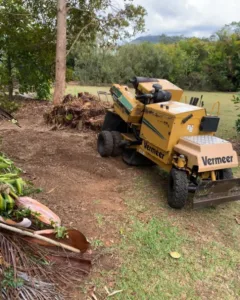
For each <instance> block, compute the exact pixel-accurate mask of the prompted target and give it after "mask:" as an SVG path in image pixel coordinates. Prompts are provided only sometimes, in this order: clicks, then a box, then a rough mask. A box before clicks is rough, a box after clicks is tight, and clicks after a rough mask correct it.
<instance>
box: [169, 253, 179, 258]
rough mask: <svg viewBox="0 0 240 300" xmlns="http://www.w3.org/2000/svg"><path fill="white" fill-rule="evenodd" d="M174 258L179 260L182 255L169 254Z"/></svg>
mask: <svg viewBox="0 0 240 300" xmlns="http://www.w3.org/2000/svg"><path fill="white" fill-rule="evenodd" d="M169 254H170V256H171V257H172V258H175V259H178V258H180V257H181V254H180V253H178V252H170V253H169Z"/></svg>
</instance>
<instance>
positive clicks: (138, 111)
mask: <svg viewBox="0 0 240 300" xmlns="http://www.w3.org/2000/svg"><path fill="white" fill-rule="evenodd" d="M131 83H132V84H133V87H134V88H135V95H133V94H132V93H131V92H130V90H129V88H128V87H127V86H121V85H118V84H114V85H113V86H112V87H111V90H110V92H111V95H112V97H113V103H114V105H113V109H111V110H109V111H108V112H107V114H106V116H105V120H104V123H103V126H102V131H101V132H100V134H99V135H98V143H97V145H98V152H99V154H100V155H101V156H102V157H108V156H118V155H122V157H123V160H124V161H125V162H126V163H127V164H129V165H151V164H152V165H158V166H159V167H160V168H162V169H164V170H165V171H167V172H169V184H168V204H169V205H170V206H171V207H173V208H178V209H180V208H183V207H184V205H185V203H186V201H187V198H188V192H194V193H195V195H194V198H193V207H201V206H209V205H215V204H219V203H223V202H228V201H235V200H240V179H233V173H232V168H234V167H237V166H238V157H237V154H236V152H235V151H234V150H233V147H232V144H231V143H230V142H228V141H226V140H223V139H221V138H218V137H216V136H215V133H216V131H217V128H218V124H219V120H220V119H219V117H218V116H213V115H209V114H207V112H206V109H205V108H204V107H203V106H202V103H201V104H200V105H198V103H197V101H195V100H198V99H192V101H191V102H190V104H185V103H182V102H180V100H181V97H182V94H183V91H182V90H181V89H180V88H178V87H177V86H175V85H174V84H172V83H171V82H169V81H167V80H163V79H155V78H143V77H135V78H134V79H133V80H131Z"/></svg>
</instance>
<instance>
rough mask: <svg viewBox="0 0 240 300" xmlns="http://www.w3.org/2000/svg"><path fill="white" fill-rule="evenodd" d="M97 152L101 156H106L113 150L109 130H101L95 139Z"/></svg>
mask: <svg viewBox="0 0 240 300" xmlns="http://www.w3.org/2000/svg"><path fill="white" fill-rule="evenodd" d="M97 149H98V153H99V154H100V155H101V156H102V157H108V156H110V155H111V154H112V152H113V137H112V134H111V132H110V131H102V132H100V133H99V135H98V140H97Z"/></svg>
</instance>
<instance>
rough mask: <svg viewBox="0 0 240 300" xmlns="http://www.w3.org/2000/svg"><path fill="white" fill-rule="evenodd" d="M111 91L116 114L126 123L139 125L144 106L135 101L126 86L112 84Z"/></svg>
mask: <svg viewBox="0 0 240 300" xmlns="http://www.w3.org/2000/svg"><path fill="white" fill-rule="evenodd" d="M111 91H112V92H113V100H114V109H115V111H116V113H117V114H119V115H120V117H121V118H122V119H123V120H124V121H125V122H127V123H139V122H140V120H141V118H142V115H143V111H144V104H143V103H141V102H140V101H138V100H136V99H135V97H134V95H133V94H132V93H131V92H130V91H129V89H128V87H126V86H121V85H119V84H114V85H113V86H112V88H111Z"/></svg>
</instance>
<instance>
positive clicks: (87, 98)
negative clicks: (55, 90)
mask: <svg viewBox="0 0 240 300" xmlns="http://www.w3.org/2000/svg"><path fill="white" fill-rule="evenodd" d="M111 106H112V104H111V103H109V102H103V101H100V100H99V98H98V97H97V96H95V95H91V94H89V93H86V92H85V93H79V94H78V96H72V95H70V94H69V95H67V96H65V98H64V100H63V102H62V103H61V104H60V105H57V106H54V107H53V108H52V109H51V111H50V112H47V113H45V114H44V118H45V121H46V123H47V124H52V125H55V126H56V129H57V128H61V127H64V126H68V127H71V128H76V129H78V130H84V129H92V130H100V129H101V126H102V124H103V121H104V116H105V113H106V111H107V109H109V108H111Z"/></svg>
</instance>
